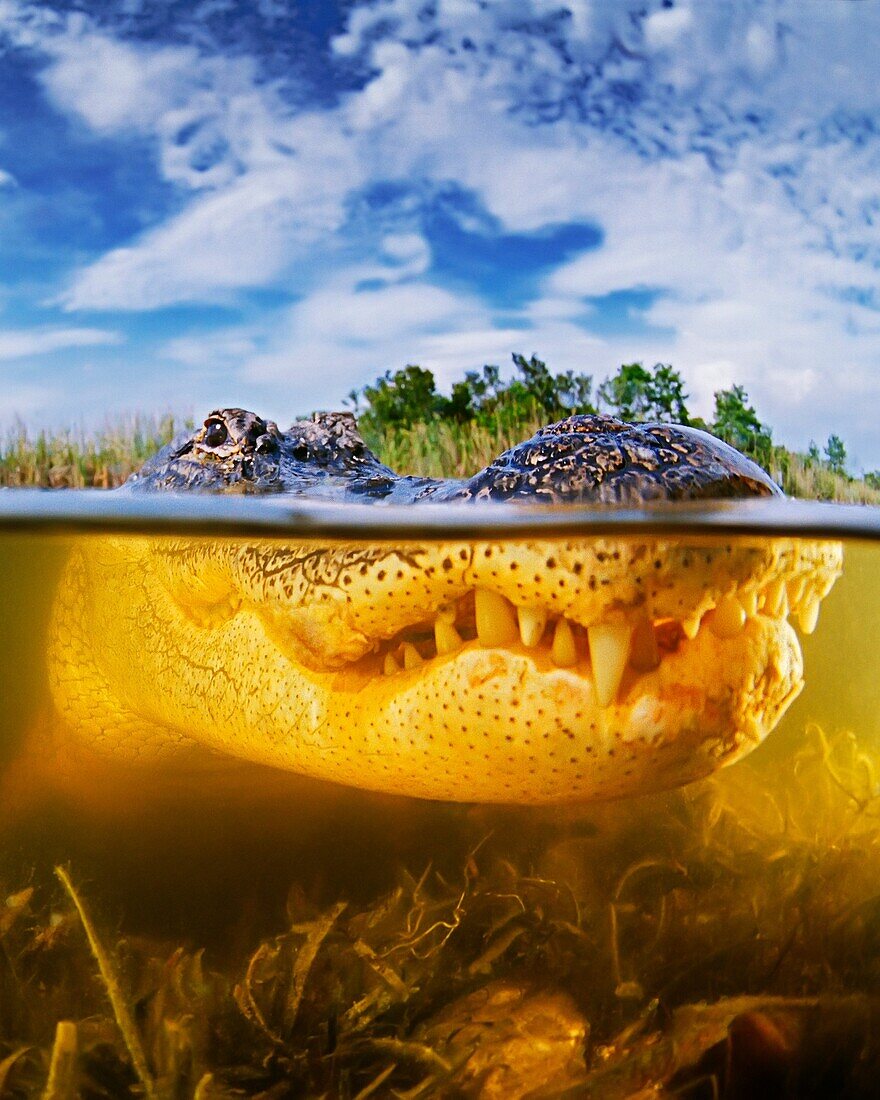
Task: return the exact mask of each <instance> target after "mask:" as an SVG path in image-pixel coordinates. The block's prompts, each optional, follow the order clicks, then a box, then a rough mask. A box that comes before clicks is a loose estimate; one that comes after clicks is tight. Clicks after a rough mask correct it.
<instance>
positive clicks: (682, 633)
mask: <svg viewBox="0 0 880 1100" xmlns="http://www.w3.org/2000/svg"><path fill="white" fill-rule="evenodd" d="M118 491H119V492H122V493H126V494H139V493H155V492H165V491H171V492H186V493H191V492H224V493H236V492H237V493H253V494H282V495H287V496H292V497H296V496H300V497H305V498H309V499H318V500H327V501H345V502H351V503H355V502H362V503H367V502H372V503H373V504H374V505H376V506H377V507H380V506H381V505H383V504H388V503H396V504H400V503H405V502H406V503H411V504H413V505H415V506H418V505H420V504H421V503H423V502H432V503H434V504H437V503H446V502H456V501H457V502H465V501H482V500H487V501H500V502H503V504H499V508H501V507H503V508H512V507H526V506H528V505H535V504H541V503H544V504H552V505H555V506H559V505H575V504H577V505H581V506H584V505H589V506H593V505H595V506H617V507H641V506H644V505H645V504H646V503H654V502H668V501H689V500H690V501H692V500H709V499H716V498H744V497H761V496H780V495H781V490H780V489H779V488H778V486H777V485H776V484H775V483H774V482H773V481H772V480H771V478H770V477H769V476H768V475H767V474H766V473H765V472H764V471H763V470H762V469H761V468H760V467H759V466H757V465H756V464H755V463H753V462H751V461H750V460H749V459H747V458H746V457H744V456H743V455H742V454H740V453H739V452H738V451H736V450H734V449H733V448H731V447H729V446H727V445H726V444H724V443H722V442H721V441H720V440H718V439H716V438H714V437H712V436H710V435H709V434H707V433H705V432H702V431H698V430H696V429H694V428H688V427H682V426H673V425H670V424H665V423H657V424H627V423H624V422H622V421H620V420H618V419H616V418H614V417H611V416H604V415H592V416H570V417H568V418H567V419H564V420H562V421H560V422H558V423H555V424H550V425H548V426H547V427H544V428H542V429H541V430H539V431H538V432H537V434H536V435H534V436H533V437H532V438H531V439H529V440H527V441H525V442H523V443H521V444H519V445H517V446H515V447H513V448H512V449H510V450H508V451H506V452H504V454H502V455H500V456H499V457H498V458H497V459H495V460H494V461H493V462H491V463H490V464H489V465H488V466H487V467H486V468H485V469H483V470H481V471H480V472H479V473H477V474H476V475H474V476H473V477H471V478H469V479H463V480H457V481H453V480H434V479H430V478H424V477H411V476H400V475H398V474H396V473H395V472H394V471H393V470H391V469H390V468H389V467H387V466H385V465H384V464H383V463H382V462H380V461H379V459H378V458H377V457H376V456H375V455H374V454H373V453H372V452H371V451H370V449H369V448H368V447H367V445H366V443H365V442H364V440H363V438H362V436H361V435H360V433H359V430H358V427H357V423H356V420H355V418H354V417H353V416H351V415H350V414H345V413H324V414H315V415H314V416H313V417H312V418H311V419H309V420H303V421H298V422H296V423H294V424H293V425H292V427H290V428H289V429H288V430H287V431H282V430H279V428H278V426H277V425H276V424H275V423H273V422H272V421H268V420H264V419H262V418H261V417H259V416H257V415H256V414H254V413H251V412H248V411H246V410H242V409H231V408H230V409H218V410H216V411H214V412H212V413H211V414H210V415H209V416H208V417H207V419H206V420H205V421H204V424H203V425H202V426H201V427H199V428H198V430H196V431H194V432H190V433H189V434H186V435H184V436H182V437H180V438H178V439H176V440H175V441H174V442H173V443H171V444H170V445H169V446H167V447H165V448H164V449H163V450H162V451H160V452H159V453H158V454H157V455H156V456H155V457H154V458H152V459H151V460H149V461H148V462H147V463H146V465H145V466H144V467H143V469H142V470H141V471H140V472H139V473H138V474H136V475H134V476H133V477H132V478H131V479H130V480H129V482H128V483H127V484H126V485H125V486H124V487H123V488H121V489H120V490H118ZM499 514H500V513H499ZM841 562H842V549H841V547H840V544H839V543H835V542H830V541H820V540H809V539H797V538H787V537H772V538H770V537H758V536H737V537H735V538H734V537H730V536H727V537H720V536H717V535H715V536H713V535H711V534H710V535H689V536H684V535H674V534H669V533H657V534H639V535H631V536H624V535H616V536H614V537H611V536H598V535H596V536H587V535H583V534H579V535H577V536H574V535H569V534H561V535H558V536H553V535H541V537H539V538H537V537H517V538H506V537H505V538H501V537H491V536H490V535H487V534H484V533H479V534H476V533H475V534H474V536H473V537H470V538H467V537H466V538H442V537H441V538H433V539H432V538H427V537H425V538H419V537H413V536H410V535H405V536H404V535H401V537H400V538H399V539H398V540H395V541H393V542H389V541H388V540H387V539H386V540H383V541H375V542H372V541H371V542H367V541H348V542H339V541H336V542H334V541H332V540H326V539H325V540H323V541H322V540H315V539H308V538H305V537H303V538H299V539H296V540H287V541H284V540H281V539H277V538H259V539H253V538H248V539H242V538H222V539H209V538H204V537H192V536H187V537H172V536H159V535H151V536H149V537H146V536H135V535H125V536H109V535H102V536H98V537H92V538H90V539H83V540H81V541H80V542H79V543H78V544H77V545H76V546H75V547H74V550H73V552H72V554H71V556H70V559H69V561H68V563H67V565H66V568H65V571H64V574H63V577H62V580H61V584H60V586H59V590H58V595H57V597H56V600H55V604H54V610H53V613H52V619H51V625H50V631H49V644H48V655H49V660H48V667H49V678H50V685H51V691H52V695H53V698H54V704H55V707H56V708H57V712H58V714H59V715H60V717H61V719H62V721H63V725H64V728H65V730H66V731H67V735H69V736H72V737H73V738H74V740H75V741H76V742H77V743H78V744H79V745H81V746H85V747H86V748H87V749H88V751H89V752H93V753H95V754H96V755H97V756H98V757H107V758H108V759H115V760H121V761H125V762H126V763H127V764H132V765H137V766H138V767H140V766H144V767H149V766H154V767H165V768H168V769H172V770H173V769H175V768H178V767H181V766H182V765H183V763H184V762H185V761H191V762H192V761H198V760H203V759H207V758H210V759H212V760H216V759H219V758H220V757H226V758H230V759H232V760H233V761H240V762H243V761H248V762H250V763H255V764H260V765H269V766H271V767H272V768H276V769H286V770H288V771H291V772H296V773H300V774H304V775H307V776H312V777H316V778H319V779H324V780H331V781H334V782H336V783H341V784H347V785H353V786H356V787H360V788H364V789H371V790H375V791H381V792H386V793H391V794H398V795H409V796H416V797H420V798H425V799H440V800H448V801H459V802H461V801H465V802H501V803H518V804H519V803H530V804H540V803H553V802H570V801H586V800H591V799H609V798H617V797H620V796H624V795H630V794H638V793H642V792H645V791H649V790H656V789H662V788H668V787H673V786H677V785H681V784H684V783H687V782H689V781H691V780H694V779H697V778H699V777H702V776H705V775H707V774H709V773H711V772H712V771H714V770H715V769H717V768H718V767H720V766H721V765H723V764H726V763H729V762H731V761H733V760H735V759H737V758H738V757H740V756H742V755H744V754H745V753H746V752H748V751H750V750H751V749H752V748H754V747H755V746H756V745H758V744H759V743H760V742H761V741H762V740H763V739H764V738H765V737H766V736H767V734H768V733H769V732H770V731H771V730H772V729H773V728H774V727H775V726H776V724H777V723H778V721H779V719H780V717H781V716H782V714H783V713H784V712H785V710H786V709H787V708H788V706H789V705H790V704H791V702H792V700H793V699H794V698H795V697H796V696H797V695H798V693H799V692H800V690H801V688H802V686H803V663H802V657H801V650H800V645H799V641H798V638H797V635H796V633H795V631H794V629H793V628H792V626H791V625H790V624H789V622H788V617H789V615H791V616H792V617H793V618H795V619H797V620H798V622H799V624H800V627H801V629H802V630H803V631H804V632H806V633H810V632H811V631H812V630H813V628H814V627H815V625H816V618H817V615H818V610H819V604H820V601H821V600H822V599H823V598H824V597H825V596H826V595H827V593H828V591H829V590H830V588H831V586H832V585H833V583H834V581H835V579H836V577H837V576H838V575H839V573H840V571H841Z"/></svg>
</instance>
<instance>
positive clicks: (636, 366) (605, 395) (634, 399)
mask: <svg viewBox="0 0 880 1100" xmlns="http://www.w3.org/2000/svg"><path fill="white" fill-rule="evenodd" d="M650 385H651V375H650V373H649V372H648V371H646V370H645V368H644V367H643V366H642V364H641V363H623V364H622V365H621V367H620V369H619V370H618V372H617V374H613V375H612V376H611V377H610V378H606V379H605V381H604V382H603V383H602V384H601V385H600V386H599V388H598V389H597V391H596V395H597V397H598V398H599V400H600V401H601V402H602V403H603V404H604V405H606V406H608V407H609V408H610V409H612V410H613V411H614V412H616V413H617V415H618V416H620V417H621V419H623V420H646V419H647V418H648V410H649V407H650V396H649V388H650Z"/></svg>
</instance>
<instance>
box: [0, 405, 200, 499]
mask: <svg viewBox="0 0 880 1100" xmlns="http://www.w3.org/2000/svg"><path fill="white" fill-rule="evenodd" d="M192 426H193V423H192V421H191V420H185V419H183V418H181V417H175V416H173V415H171V414H170V413H168V414H166V415H164V416H143V415H137V416H133V417H130V418H125V419H120V420H118V421H117V422H115V423H112V424H108V425H107V426H106V427H105V428H102V429H100V430H99V431H97V432H86V431H85V430H83V429H78V430H71V429H69V430H67V431H62V432H54V433H53V432H46V431H39V432H36V433H34V432H31V431H29V430H28V428H27V427H26V426H25V425H24V424H23V423H21V422H19V423H18V424H16V425H14V426H13V427H12V428H11V429H9V430H8V431H7V432H6V434H5V435H3V436H0V485H4V486H17V487H29V488H42V489H85V488H100V489H112V488H115V486H117V485H121V484H122V482H123V481H125V479H126V478H127V477H128V475H129V474H130V473H132V472H133V471H134V470H137V469H139V468H140V467H141V466H142V465H143V464H144V462H145V461H146V460H147V459H148V458H149V457H150V455H153V454H155V453H156V451H158V450H159V448H160V447H163V446H164V445H165V444H166V443H169V442H170V441H171V440H172V439H173V438H174V436H175V435H176V434H177V433H178V432H179V431H181V429H184V428H187V429H191V428H192Z"/></svg>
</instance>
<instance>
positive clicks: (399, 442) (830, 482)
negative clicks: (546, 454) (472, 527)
mask: <svg viewBox="0 0 880 1100" xmlns="http://www.w3.org/2000/svg"><path fill="white" fill-rule="evenodd" d="M545 419H546V418H542V417H541V416H540V415H539V414H538V413H535V415H534V416H532V417H528V418H526V419H523V420H521V421H519V422H517V423H511V422H510V420H509V419H508V418H506V419H505V420H500V419H499V420H497V421H496V422H494V423H491V424H490V425H488V426H483V425H479V424H474V423H465V424H458V423H455V422H452V421H448V420H435V421H432V422H431V423H428V424H416V425H414V426H413V427H411V428H405V429H391V428H386V429H384V430H382V431H379V432H372V433H368V434H367V443H368V445H369V446H370V447H371V448H372V449H373V450H374V451H375V452H376V454H378V455H379V457H380V458H381V459H382V461H383V462H386V463H387V464H388V465H389V466H391V468H392V469H394V470H400V471H402V472H405V473H410V474H416V475H420V476H422V477H469V476H470V475H471V474H474V473H476V472H477V470H480V469H482V467H484V466H486V465H488V463H490V462H491V461H492V459H493V458H495V457H496V456H497V455H499V454H500V453H501V452H502V451H504V450H506V449H507V448H508V447H512V446H513V445H514V444H515V443H518V442H519V441H520V440H522V439H527V438H528V437H529V436H530V435H532V434H534V432H536V431H537V429H538V428H539V427H541V425H542V423H544V420H545ZM192 427H193V423H192V421H191V420H189V419H184V418H182V417H175V416H173V415H171V414H170V413H169V414H166V415H164V416H141V415H139V416H134V417H131V418H128V419H121V420H119V421H117V422H116V423H113V424H109V425H108V426H107V427H105V428H103V429H101V430H100V431H97V432H92V433H89V432H86V431H83V430H69V431H64V432H56V433H50V432H45V431H40V432H36V433H33V432H30V431H29V430H28V429H27V428H26V426H25V425H24V424H18V425H16V426H15V427H14V428H12V429H11V430H9V431H8V432H7V433H6V435H5V436H0V486H29V487H39V488H53V489H61V488H73V489H82V488H93V487H94V488H101V489H111V488H114V487H115V486H117V485H121V484H122V482H123V481H125V479H126V478H127V477H128V475H129V474H130V473H132V472H133V471H134V470H137V469H138V468H139V467H140V466H141V465H143V463H144V462H145V461H146V460H147V459H148V458H149V457H150V456H151V455H152V454H155V452H156V451H157V450H159V448H160V447H163V446H164V445H165V444H166V443H168V442H170V440H171V439H173V438H174V436H175V435H176V434H177V432H179V431H181V430H182V429H191V428H192ZM770 473H771V474H772V476H773V477H774V478H775V479H776V480H777V481H778V482H779V484H780V485H781V486H782V488H783V489H784V490H785V492H786V493H787V494H788V495H789V496H793V497H800V498H802V499H805V500H839V501H847V502H851V503H860V504H880V490H877V489H872V488H871V487H870V486H868V485H866V484H865V482H864V481H862V480H860V479H858V478H850V477H846V476H845V475H842V474H837V473H834V472H833V471H831V470H829V469H828V468H827V466H825V465H824V464H822V463H817V462H815V461H812V460H810V459H809V458H807V457H806V456H805V455H801V454H797V453H794V452H792V451H787V450H785V448H783V447H776V448H774V451H773V459H772V462H771V464H770Z"/></svg>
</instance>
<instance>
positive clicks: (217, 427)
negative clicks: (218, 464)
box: [203, 420, 229, 447]
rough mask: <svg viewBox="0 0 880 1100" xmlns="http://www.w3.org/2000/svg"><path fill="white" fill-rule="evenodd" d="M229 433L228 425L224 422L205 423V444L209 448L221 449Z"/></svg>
mask: <svg viewBox="0 0 880 1100" xmlns="http://www.w3.org/2000/svg"><path fill="white" fill-rule="evenodd" d="M228 436H229V432H227V430H226V425H225V424H224V423H223V421H222V420H206V421H205V434H204V436H203V442H204V443H205V445H206V446H208V447H219V446H220V444H221V443H225V442H226V440H227V437H228Z"/></svg>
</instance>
